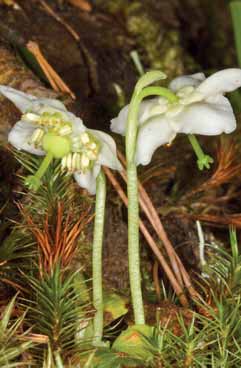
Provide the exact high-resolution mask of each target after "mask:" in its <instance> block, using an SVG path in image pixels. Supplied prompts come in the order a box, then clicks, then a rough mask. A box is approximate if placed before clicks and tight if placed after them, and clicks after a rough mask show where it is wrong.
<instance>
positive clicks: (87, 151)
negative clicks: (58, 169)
mask: <svg viewBox="0 0 241 368" xmlns="http://www.w3.org/2000/svg"><path fill="white" fill-rule="evenodd" d="M71 151H72V153H69V154H68V155H67V156H65V157H63V158H62V162H61V165H62V169H64V170H67V171H69V172H74V171H82V172H86V171H88V170H90V169H91V168H92V167H93V166H94V163H95V162H96V160H97V158H98V156H99V152H100V143H99V142H98V141H97V139H96V138H95V137H94V136H93V135H92V134H91V133H89V132H87V131H86V132H83V133H82V134H80V135H78V136H76V137H73V138H72V149H71Z"/></svg>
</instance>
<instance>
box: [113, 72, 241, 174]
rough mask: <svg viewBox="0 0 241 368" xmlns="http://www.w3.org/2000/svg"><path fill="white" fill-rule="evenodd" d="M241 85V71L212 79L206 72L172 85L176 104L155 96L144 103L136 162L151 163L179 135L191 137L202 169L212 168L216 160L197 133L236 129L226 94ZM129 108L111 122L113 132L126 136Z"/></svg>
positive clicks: (219, 75)
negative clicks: (205, 150)
mask: <svg viewBox="0 0 241 368" xmlns="http://www.w3.org/2000/svg"><path fill="white" fill-rule="evenodd" d="M240 86H241V69H235V68H231V69H226V70H222V71H219V72H217V73H215V74H213V75H211V76H210V77H208V78H205V75H204V74H203V73H197V74H193V75H186V76H181V77H178V78H176V79H174V80H173V81H172V82H171V83H170V84H169V90H170V91H172V92H173V93H175V95H176V97H177V100H176V102H175V103H172V102H171V101H168V100H167V99H166V98H163V97H154V98H152V99H150V100H147V101H143V102H142V103H141V104H140V108H139V113H138V125H139V129H138V134H137V141H136V156H135V162H136V164H137V165H139V164H142V165H147V164H149V163H150V161H151V158H152V155H153V153H154V152H155V150H156V149H157V148H158V147H160V146H162V145H164V144H166V143H170V142H172V141H173V139H174V138H175V137H176V135H177V133H185V134H188V137H189V140H190V142H191V144H192V146H193V148H194V151H195V153H196V155H197V157H198V162H197V163H198V167H199V169H201V170H202V169H203V168H205V167H206V168H209V165H210V163H212V158H211V157H209V156H207V155H205V154H204V153H203V152H202V150H201V147H200V146H199V144H198V142H197V140H196V138H195V137H194V136H193V135H194V134H200V135H210V136H211V135H219V134H221V133H227V134H228V133H231V132H233V131H234V130H235V129H236V119H235V116H234V113H233V109H232V107H231V104H230V103H229V101H228V99H227V98H226V97H224V96H223V95H224V93H225V92H231V91H234V90H236V89H237V88H239V87H240ZM128 111H129V106H128V105H127V106H125V107H124V108H123V109H122V110H121V111H120V113H119V115H118V117H117V118H115V119H113V120H112V122H111V130H112V131H114V132H116V133H119V134H122V135H125V134H126V125H127V116H128Z"/></svg>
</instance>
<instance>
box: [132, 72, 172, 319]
mask: <svg viewBox="0 0 241 368" xmlns="http://www.w3.org/2000/svg"><path fill="white" fill-rule="evenodd" d="M144 78H145V76H144ZM139 85H140V83H139V84H137V86H136V89H135V91H134V94H133V97H132V99H131V103H130V107H129V114H128V122H127V131H126V158H127V179H128V184H127V191H128V255H129V277H130V288H131V296H132V305H133V310H134V319H135V324H145V314H144V305H143V299H142V290H141V272H140V249H139V204H138V185H137V169H136V164H135V154H136V138H137V133H138V112H139V107H140V103H141V101H142V100H143V99H144V98H145V97H147V96H151V95H155V96H162V97H165V98H166V99H168V101H169V102H171V103H175V102H177V101H178V97H177V96H176V95H175V94H174V93H172V92H171V91H169V90H168V89H167V88H163V87H146V86H144V88H143V89H140V88H139Z"/></svg>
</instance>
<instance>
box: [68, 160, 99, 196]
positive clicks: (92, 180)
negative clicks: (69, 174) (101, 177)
mask: <svg viewBox="0 0 241 368" xmlns="http://www.w3.org/2000/svg"><path fill="white" fill-rule="evenodd" d="M99 172H100V165H95V166H94V167H93V169H92V170H89V171H87V173H86V174H83V173H74V178H75V180H76V181H77V183H78V184H79V186H80V187H81V188H84V189H87V190H88V192H89V193H90V194H93V195H94V194H95V193H96V178H97V176H98V174H99Z"/></svg>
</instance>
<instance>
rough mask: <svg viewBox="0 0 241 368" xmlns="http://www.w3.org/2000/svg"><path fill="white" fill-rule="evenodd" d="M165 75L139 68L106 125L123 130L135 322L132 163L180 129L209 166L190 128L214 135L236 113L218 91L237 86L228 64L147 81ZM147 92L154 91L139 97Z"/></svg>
mask: <svg viewBox="0 0 241 368" xmlns="http://www.w3.org/2000/svg"><path fill="white" fill-rule="evenodd" d="M165 77H166V76H165V75H164V74H163V73H161V72H157V71H153V72H148V73H146V74H144V75H143V76H142V77H141V78H140V80H139V82H138V83H137V85H136V87H135V90H134V93H133V96H132V99H131V102H130V104H129V105H127V106H125V107H124V108H123V109H122V110H121V111H120V113H119V115H118V117H117V118H115V119H113V120H112V121H111V130H112V131H114V132H116V133H119V134H122V135H125V136H126V156H127V166H128V169H127V176H128V201H129V208H128V243H129V272H130V284H131V292H132V303H133V308H134V316H135V323H136V324H144V323H145V317H144V308H143V302H142V293H141V275H140V259H139V229H138V218H139V215H138V211H139V210H138V191H137V172H136V166H137V165H139V164H142V165H147V164H149V163H150V161H151V158H152V155H153V153H154V151H155V150H156V149H157V148H158V147H160V146H162V145H164V144H166V143H170V142H172V140H173V139H174V138H175V137H176V135H177V133H185V134H188V136H189V140H190V142H191V144H192V146H193V148H194V151H195V153H196V155H197V157H198V162H197V163H198V167H199V169H201V170H202V169H203V168H204V167H206V168H209V166H210V163H212V162H213V160H212V158H211V157H209V156H207V155H205V154H204V153H203V151H202V149H201V147H200V146H199V143H198V141H197V139H196V137H195V136H194V134H203V135H218V134H221V133H223V132H224V133H231V132H232V131H234V130H235V128H236V120H235V116H234V114H233V110H232V107H231V105H230V103H229V101H228V100H227V99H226V98H225V97H224V96H223V94H224V93H225V92H231V91H233V90H235V89H237V88H239V87H240V86H241V69H227V70H224V71H220V72H217V73H215V74H214V75H212V76H211V77H209V78H207V79H205V76H204V74H203V73H198V74H194V75H191V76H183V77H178V78H176V79H174V80H173V81H172V82H171V83H170V85H169V88H168V89H167V88H162V87H150V85H151V84H152V83H153V82H155V81H157V80H160V79H164V78H165ZM151 95H152V96H153V95H154V96H155V97H154V98H152V99H149V100H147V101H142V100H143V99H144V98H145V97H148V96H151Z"/></svg>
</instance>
